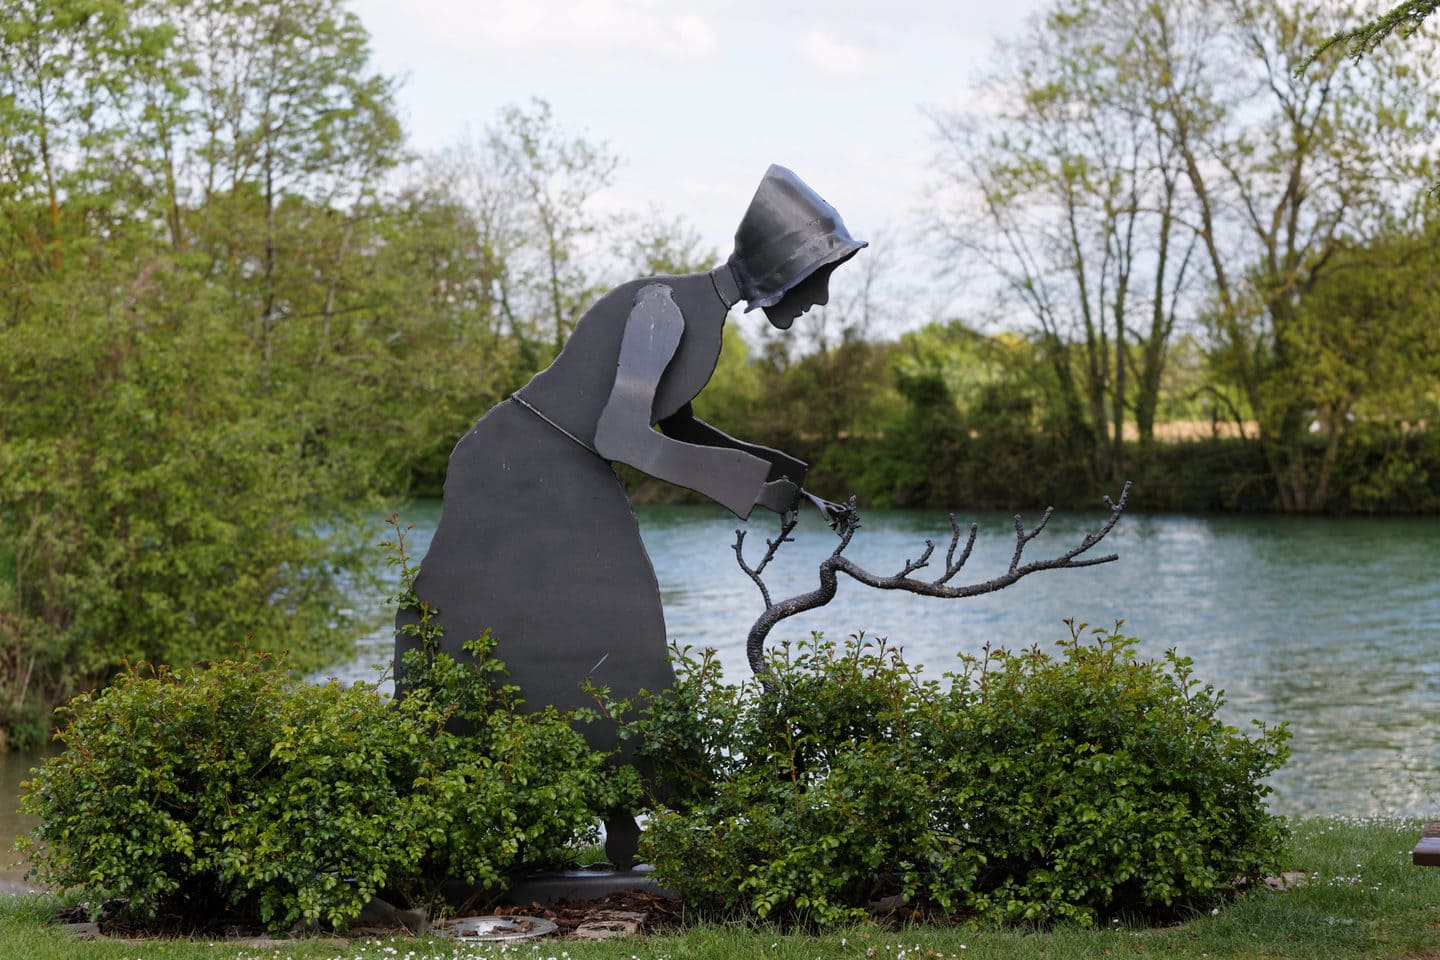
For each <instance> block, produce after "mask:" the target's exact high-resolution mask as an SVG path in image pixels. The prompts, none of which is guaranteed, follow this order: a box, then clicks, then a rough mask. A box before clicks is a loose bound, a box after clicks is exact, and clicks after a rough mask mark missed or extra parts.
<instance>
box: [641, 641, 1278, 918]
mask: <svg viewBox="0 0 1440 960" xmlns="http://www.w3.org/2000/svg"><path fill="white" fill-rule="evenodd" d="M676 660H677V663H676V673H677V682H676V687H675V689H674V690H673V691H672V694H671V695H670V696H669V697H667V698H651V699H650V700H649V701H648V702H647V703H646V704H645V705H644V709H643V711H642V713H641V715H640V716H639V718H638V719H635V720H633V721H632V722H631V723H630V724H629V726H628V732H629V733H630V735H632V736H643V737H644V738H645V739H644V741H643V743H642V745H641V747H640V752H641V755H642V756H646V757H648V758H649V759H650V760H651V761H652V762H654V763H655V764H656V768H657V772H658V774H659V775H660V777H661V779H662V780H667V781H668V782H669V783H670V784H671V787H670V790H671V793H670V795H669V796H668V797H666V798H665V799H664V802H660V803H656V804H655V809H654V811H653V813H652V817H651V820H650V824H649V826H648V828H647V830H646V832H645V834H644V836H643V837H642V840H641V844H642V853H643V854H644V855H645V856H647V857H648V858H649V859H650V860H651V862H653V863H654V864H655V866H656V869H657V874H658V875H659V876H660V877H661V878H662V879H663V880H664V881H665V882H667V883H669V884H672V885H673V886H675V887H676V888H677V889H678V890H679V891H680V893H681V894H682V896H683V897H684V898H685V899H686V901H687V903H689V904H691V905H693V906H695V907H697V908H700V909H705V910H711V911H717V912H722V913H741V912H749V913H753V914H755V915H757V916H761V917H773V918H778V919H784V920H793V921H798V922H802V923H805V922H815V923H829V922H836V921H840V920H843V919H845V918H847V917H850V916H854V915H856V914H858V913H859V912H861V911H862V910H863V909H864V908H865V907H866V905H867V903H868V902H869V901H872V900H875V899H878V898H880V897H883V896H887V895H893V894H899V895H901V896H903V897H905V898H907V899H910V900H912V901H918V902H920V903H921V904H923V905H924V906H926V907H928V908H930V909H933V910H936V911H939V912H942V913H958V912H964V911H975V912H978V913H980V914H982V915H985V916H988V917H992V918H999V919H1004V920H1009V921H1024V922H1035V923H1041V922H1050V921H1054V920H1058V919H1072V920H1075V921H1078V922H1080V923H1086V924H1088V923H1093V922H1094V921H1095V920H1096V919H1098V918H1099V917H1102V916H1109V915H1114V914H1118V913H1133V914H1141V915H1149V916H1155V915H1158V914H1170V913H1174V912H1176V911H1181V910H1185V909H1199V908H1203V907H1206V906H1208V905H1210V904H1212V903H1214V902H1216V901H1218V900H1219V899H1221V898H1222V897H1224V896H1226V895H1227V894H1228V893H1230V892H1231V891H1233V890H1234V888H1235V885H1236V884H1237V883H1238V882H1243V881H1245V880H1247V879H1253V878H1256V877H1258V876H1261V875H1263V873H1264V872H1265V871H1267V870H1269V869H1271V868H1272V867H1273V866H1274V863H1273V858H1274V857H1275V856H1276V855H1277V853H1278V851H1279V850H1280V848H1281V843H1280V841H1281V839H1282V834H1283V828H1282V826H1281V824H1280V822H1279V821H1277V820H1276V819H1274V818H1272V817H1271V816H1270V815H1269V814H1268V813H1267V812H1266V810H1265V807H1264V798H1265V796H1266V794H1267V793H1268V792H1269V788H1268V787H1266V786H1265V785H1264V784H1263V782H1262V781H1263V778H1264V777H1265V776H1266V775H1267V774H1269V773H1270V772H1272V771H1273V770H1275V769H1276V768H1277V767H1278V766H1279V765H1280V764H1281V763H1282V762H1283V761H1284V759H1285V757H1286V755H1287V750H1286V747H1285V739H1286V738H1287V736H1288V734H1287V732H1286V731H1285V730H1284V728H1283V726H1282V727H1281V728H1280V729H1269V730H1267V729H1264V728H1262V729H1261V730H1260V733H1259V735H1258V736H1256V737H1254V738H1249V737H1245V736H1242V735H1240V734H1239V733H1238V732H1237V731H1236V730H1234V729H1233V728H1231V727H1228V726H1226V725H1224V724H1223V723H1222V722H1221V721H1220V720H1219V719H1218V716H1217V711H1218V709H1219V707H1220V705H1221V703H1222V698H1221V696H1220V695H1219V694H1217V693H1216V692H1215V691H1214V690H1212V689H1211V688H1209V687H1204V686H1201V685H1200V684H1199V683H1198V682H1197V681H1195V680H1194V678H1193V677H1192V676H1191V674H1190V665H1189V661H1187V660H1185V659H1184V658H1182V657H1179V656H1177V655H1176V654H1175V653H1173V652H1171V653H1167V654H1166V655H1165V656H1164V657H1163V658H1162V659H1160V660H1156V661H1142V660H1140V659H1138V657H1137V656H1136V653H1135V641H1134V640H1133V639H1130V638H1126V637H1124V636H1122V635H1120V633H1119V632H1118V630H1117V631H1116V632H1097V633H1096V634H1095V635H1094V636H1093V637H1082V636H1081V635H1080V633H1079V632H1078V631H1077V632H1075V633H1074V634H1073V635H1072V637H1071V638H1070V639H1069V640H1067V641H1065V642H1063V643H1061V644H1060V653H1059V655H1058V656H1054V657H1052V656H1050V655H1048V654H1045V653H1043V652H1040V651H1038V650H1031V651H1029V652H1026V653H1024V654H1018V655H1016V654H1010V653H1006V652H1003V651H990V652H987V654H986V655H985V656H984V657H982V658H962V664H963V666H962V669H961V671H960V672H959V673H957V674H947V675H946V679H945V681H944V682H943V683H942V682H939V681H935V680H925V679H922V678H921V677H920V676H919V675H918V674H917V673H916V671H915V670H913V669H912V668H910V667H909V666H907V665H906V664H905V662H904V661H903V659H902V658H901V656H900V655H899V653H898V652H897V651H895V650H893V649H891V648H889V647H887V646H886V645H885V644H884V643H883V642H882V643H875V642H873V641H869V640H865V639H863V638H854V639H852V640H851V641H850V642H848V643H847V644H846V645H845V646H844V647H843V648H837V647H836V646H835V645H834V644H831V643H826V642H823V641H821V640H819V638H818V637H817V638H816V641H815V642H813V643H809V644H802V645H800V646H799V647H798V648H797V649H795V650H793V651H792V650H790V649H789V648H784V647H782V648H781V650H780V651H779V655H778V656H777V657H776V658H775V659H773V660H772V661H771V663H772V670H773V675H772V677H771V680H772V682H773V684H774V685H775V691H774V692H773V693H771V694H765V693H763V692H761V691H760V690H759V689H758V688H757V687H755V686H754V685H753V684H749V685H742V686H740V687H732V686H726V685H725V684H724V683H723V682H722V681H721V678H720V676H719V670H718V666H717V664H716V663H715V660H714V658H713V655H712V654H708V653H707V654H705V655H702V656H700V657H698V658H697V657H692V656H690V655H689V654H688V652H680V653H679V654H677V658H676Z"/></svg>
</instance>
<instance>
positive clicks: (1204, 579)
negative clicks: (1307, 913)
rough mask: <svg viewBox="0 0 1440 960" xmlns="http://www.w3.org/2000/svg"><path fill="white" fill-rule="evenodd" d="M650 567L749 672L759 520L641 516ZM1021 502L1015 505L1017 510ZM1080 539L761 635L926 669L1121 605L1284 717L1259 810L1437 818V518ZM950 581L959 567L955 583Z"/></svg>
mask: <svg viewBox="0 0 1440 960" xmlns="http://www.w3.org/2000/svg"><path fill="white" fill-rule="evenodd" d="M639 515H640V524H641V528H642V530H643V532H644V536H645V543H646V546H647V548H648V549H649V551H650V555H651V558H652V560H653V562H654V564H655V572H656V575H657V577H658V579H659V581H660V589H661V594H662V597H663V600H664V603H665V621H666V626H667V630H668V633H669V635H670V638H671V639H672V640H674V641H675V642H677V643H679V644H682V645H684V644H690V645H693V646H696V647H704V646H712V647H715V648H716V649H717V650H718V651H719V653H720V658H721V660H722V662H723V663H724V665H725V667H726V673H727V675H728V676H730V677H732V678H735V679H738V678H740V677H743V676H745V675H746V674H747V672H748V667H747V666H746V665H745V658H744V643H745V634H746V632H747V631H748V630H749V627H750V624H751V622H752V621H753V620H754V618H755V617H756V616H757V615H758V614H759V613H760V610H761V601H760V597H759V594H758V592H757V591H756V589H755V586H754V584H752V583H751V582H750V581H749V579H748V578H746V576H745V575H744V574H743V573H742V572H741V571H740V569H739V568H738V567H737V565H736V563H735V555H734V552H733V549H732V547H733V544H734V542H735V530H736V529H737V527H746V528H748V529H749V530H750V533H749V534H748V540H749V542H748V543H747V545H746V546H747V556H748V557H750V558H751V559H752V560H753V559H757V558H758V557H759V555H760V554H761V552H762V551H763V550H764V546H765V545H764V540H765V538H767V537H771V536H773V535H774V533H775V532H776V527H775V526H773V523H774V519H773V517H772V516H770V515H768V514H766V515H763V516H762V515H760V514H759V513H758V512H757V515H756V517H755V518H754V519H753V520H752V522H751V523H750V524H748V525H747V524H740V523H739V522H737V521H736V520H735V519H734V518H732V517H730V516H729V515H728V514H726V513H725V512H724V511H721V510H718V509H713V508H704V507H649V508H642V509H641V510H640V511H639ZM403 516H404V519H405V520H406V521H408V522H410V523H413V524H415V526H416V529H415V530H414V531H413V533H412V537H413V545H414V553H415V556H416V557H419V556H422V555H423V553H424V549H425V546H426V544H428V537H429V535H430V533H431V531H433V528H434V524H435V522H436V521H437V519H438V516H439V506H438V504H437V503H433V502H430V503H420V504H415V505H412V506H411V507H409V508H407V509H406V510H405V511H404V512H403ZM1103 516H1104V515H1103V513H1102V512H1101V511H1100V510H1098V509H1097V510H1096V511H1093V512H1090V513H1077V512H1069V513H1057V514H1056V515H1055V516H1054V517H1053V518H1052V519H1051V521H1050V525H1049V526H1048V527H1047V528H1046V530H1045V532H1044V533H1043V534H1042V535H1041V537H1040V538H1039V539H1037V540H1036V541H1034V542H1033V543H1031V545H1030V546H1029V547H1028V548H1027V551H1026V559H1027V560H1035V559H1041V558H1045V557H1050V556H1053V555H1055V554H1057V553H1059V552H1061V551H1062V550H1064V549H1065V548H1067V547H1068V546H1070V545H1071V544H1073V543H1075V542H1077V541H1078V540H1079V539H1080V538H1081V537H1082V536H1083V535H1084V533H1085V531H1086V530H1088V529H1093V528H1094V527H1095V526H1096V525H1098V524H1099V523H1100V522H1101V520H1103ZM959 519H961V520H962V521H965V520H968V519H974V520H977V521H979V523H980V538H979V541H978V542H977V544H976V547H975V552H974V555H973V556H972V557H971V560H970V562H969V564H968V565H967V568H966V573H968V578H967V577H966V574H965V573H962V575H961V579H968V580H970V581H980V580H987V579H989V578H991V577H993V576H995V575H997V574H999V573H1001V572H1003V571H1004V569H1005V568H1006V566H1007V564H1008V563H1009V558H1010V553H1011V551H1012V550H1013V549H1014V540H1013V529H1014V521H1013V519H1012V518H1010V517H1008V516H1004V515H1001V514H975V515H973V516H966V515H962V516H960V518H959ZM1035 519H1037V517H1036V516H1027V517H1026V522H1027V523H1033V522H1034V520H1035ZM863 521H864V526H863V527H862V529H861V531H860V532H859V533H858V534H857V535H856V538H855V540H854V543H853V544H852V546H851V548H850V550H849V551H848V554H847V555H848V556H850V557H851V558H852V559H853V560H855V561H856V562H857V563H859V564H861V565H862V566H865V567H868V568H869V569H871V570H874V571H876V572H878V573H882V574H890V573H894V572H896V571H898V570H899V569H900V567H901V566H902V565H903V564H904V562H905V561H906V559H908V558H913V557H916V556H918V555H919V553H920V552H921V550H923V548H924V541H925V539H926V538H932V539H935V540H936V541H937V544H938V546H937V553H943V550H944V545H945V539H946V538H947V537H948V536H949V524H948V521H947V520H946V518H945V516H944V515H943V514H941V513H938V512H937V513H933V514H932V513H926V512H919V511H868V512H866V513H864V515H863ZM833 546H834V534H833V533H831V532H830V531H829V530H828V529H827V528H826V527H825V526H824V524H823V523H821V522H820V521H819V519H818V517H814V516H806V517H805V518H804V521H803V522H802V524H801V527H800V529H799V530H798V531H797V533H796V542H795V543H793V544H789V545H787V546H786V547H785V548H784V549H783V550H782V551H781V552H780V554H779V555H778V557H777V558H776V560H775V562H774V563H773V564H772V565H771V568H770V570H768V571H767V577H766V579H767V582H768V583H769V586H770V590H771V593H772V596H774V597H775V598H777V599H779V598H782V597H785V596H789V595H792V594H795V593H800V592H802V591H806V590H810V589H813V588H814V586H815V585H816V578H815V570H816V566H817V564H818V563H819V561H820V560H821V559H823V558H824V557H825V556H826V555H827V554H828V553H829V552H830V550H832V549H833ZM1097 552H1115V553H1119V554H1120V559H1119V560H1118V561H1117V562H1115V563H1113V564H1109V565H1106V566H1101V567H1095V568H1089V569H1084V570H1067V571H1050V572H1041V573H1038V574H1035V575H1034V576H1032V577H1030V578H1028V579H1026V580H1023V581H1021V582H1020V583H1018V584H1016V585H1015V586H1013V587H1010V588H1009V589H1006V590H1004V591H1001V592H1000V593H996V594H992V595H989V596H983V597H975V598H972V599H968V600H936V599H931V598H926V597H917V596H914V595H911V594H904V593H886V592H881V591H876V590H871V589H868V588H861V587H859V586H858V585H857V584H855V583H854V582H852V581H849V580H847V579H846V578H844V577H841V579H840V589H839V594H838V596H837V597H836V599H835V601H834V602H832V603H831V604H830V605H829V606H827V607H824V608H821V609H819V610H815V611H811V612H810V613H807V614H803V615H801V616H799V617H796V618H794V619H791V620H787V621H785V622H784V623H782V624H781V625H780V626H779V627H777V628H776V629H775V631H774V632H773V633H772V634H771V638H770V639H771V642H772V643H774V642H780V641H782V640H786V639H790V640H795V639H801V638H804V637H808V636H809V634H810V632H811V631H812V630H820V631H824V632H826V633H827V634H829V635H830V636H832V637H840V636H844V635H847V634H850V633H853V632H855V631H859V630H863V631H865V632H866V633H868V634H872V635H878V636H884V637H888V638H889V639H890V640H891V641H893V642H895V643H898V644H900V645H902V646H903V647H904V648H905V651H906V654H907V656H908V657H909V658H910V659H911V660H912V661H917V662H919V663H922V664H925V665H926V668H927V670H929V671H931V672H934V673H939V672H942V671H944V670H946V669H948V668H949V666H950V664H951V662H952V659H953V657H954V655H955V654H956V653H957V652H960V651H965V652H971V653H973V652H976V651H978V650H979V649H980V648H981V647H983V646H984V644H986V643H987V642H989V643H993V644H997V645H1002V646H1008V647H1012V648H1017V647H1026V646H1030V645H1031V644H1036V643H1038V644H1042V645H1044V644H1049V643H1053V642H1055V641H1057V640H1060V639H1062V638H1065V637H1067V636H1068V630H1067V628H1066V626H1065V625H1064V623H1063V621H1064V620H1066V619H1067V618H1073V619H1074V620H1076V621H1077V622H1081V623H1089V624H1092V625H1095V626H1110V625H1112V624H1113V623H1114V622H1115V621H1117V620H1121V619H1123V620H1124V621H1125V626H1124V629H1125V631H1126V632H1127V633H1129V634H1131V635H1134V636H1137V637H1139V638H1141V649H1142V651H1144V652H1147V653H1149V654H1152V655H1155V654H1159V653H1161V652H1163V651H1164V650H1165V649H1166V648H1168V647H1176V648H1178V650H1179V651H1180V653H1182V654H1183V655H1185V656H1188V657H1191V658H1192V659H1193V660H1194V661H1195V672H1196V676H1197V677H1199V678H1200V679H1201V680H1203V681H1205V682H1208V683H1213V684H1214V685H1215V686H1216V687H1218V688H1220V689H1222V690H1224V691H1225V692H1226V695H1227V698H1228V705H1227V707H1226V717H1227V719H1228V721H1229V722H1231V723H1233V724H1235V725H1236V726H1238V727H1241V728H1242V729H1247V728H1248V727H1249V723H1250V721H1251V720H1252V719H1257V720H1263V721H1265V722H1267V723H1277V722H1280V721H1288V722H1289V723H1290V729H1291V731H1292V732H1293V734H1294V739H1293V740H1292V741H1291V747H1292V749H1293V753H1294V755H1293V757H1292V759H1291V760H1290V762H1289V764H1287V766H1286V767H1285V769H1283V770H1282V771H1280V772H1279V773H1278V774H1277V775H1276V776H1275V777H1274V779H1273V781H1272V782H1273V785H1274V788H1275V794H1274V796H1273V797H1272V804H1273V806H1274V808H1275V809H1276V810H1277V811H1279V812H1282V813H1287V814H1319V815H1323V814H1345V815H1356V816H1359V815H1369V814H1380V813H1386V814H1427V815H1428V814H1437V813H1440V723H1437V722H1436V721H1435V717H1436V715H1437V713H1440V520H1436V519H1433V518H1378V519H1377V518H1363V517H1362V518H1339V519H1336V518H1318V519H1317V518H1305V519H1299V518H1291V517H1254V516H1245V517H1189V516H1142V515H1130V516H1126V517H1124V518H1123V519H1122V520H1121V521H1120V524H1119V526H1118V527H1117V528H1116V529H1115V531H1114V532H1113V533H1112V534H1111V535H1110V537H1109V538H1108V539H1107V540H1106V541H1105V542H1104V543H1103V544H1102V545H1101V549H1100V550H1099V551H1097ZM956 582H961V580H957V581H956ZM376 617H377V621H378V622H381V623H382V625H381V626H380V627H379V628H378V629H377V630H376V631H375V632H374V633H372V634H370V635H369V636H367V637H366V638H364V640H363V641H362V642H361V644H360V646H359V647H358V648H357V657H356V658H355V659H354V660H353V661H351V662H350V663H347V664H345V665H343V666H341V667H337V668H336V669H335V670H333V671H329V672H330V673H334V674H336V675H339V676H341V677H342V678H345V679H350V680H354V679H374V678H375V675H376V674H375V672H374V669H373V665H377V664H379V665H386V664H388V663H389V660H390V651H391V637H390V633H389V630H388V629H387V627H385V626H384V625H383V619H384V614H383V613H381V612H380V611H379V610H378V608H376Z"/></svg>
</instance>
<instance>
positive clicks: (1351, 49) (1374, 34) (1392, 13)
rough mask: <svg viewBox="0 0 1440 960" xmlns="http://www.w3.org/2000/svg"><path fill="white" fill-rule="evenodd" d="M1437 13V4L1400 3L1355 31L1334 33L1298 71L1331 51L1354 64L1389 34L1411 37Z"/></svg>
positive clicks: (1428, 0) (1431, 0)
mask: <svg viewBox="0 0 1440 960" xmlns="http://www.w3.org/2000/svg"><path fill="white" fill-rule="evenodd" d="M1437 9H1440V0H1404V2H1403V3H1397V4H1396V5H1395V6H1393V7H1391V8H1390V9H1389V10H1386V11H1385V12H1384V13H1382V14H1380V15H1379V16H1378V17H1374V18H1372V19H1370V20H1367V21H1366V22H1365V23H1362V24H1361V25H1360V26H1358V27H1353V28H1351V29H1348V30H1340V31H1338V32H1337V33H1335V35H1334V36H1332V37H1330V39H1328V40H1326V41H1325V42H1324V43H1322V44H1321V45H1320V46H1319V48H1317V49H1316V50H1315V52H1314V53H1312V54H1311V55H1310V56H1308V57H1306V58H1305V61H1304V62H1303V63H1302V65H1301V69H1303V68H1304V67H1308V66H1309V65H1310V64H1311V63H1313V62H1314V61H1315V59H1316V58H1318V57H1319V56H1321V55H1322V54H1324V53H1325V52H1326V51H1327V50H1330V49H1332V48H1333V47H1338V46H1343V47H1344V48H1345V52H1346V53H1347V54H1349V55H1350V56H1352V57H1354V58H1356V59H1357V60H1358V59H1359V58H1360V57H1363V56H1366V55H1367V54H1369V53H1372V52H1374V50H1375V48H1376V47H1378V46H1380V44H1382V43H1384V42H1385V41H1386V40H1387V39H1388V38H1389V37H1390V35H1391V34H1393V33H1396V32H1399V34H1400V35H1401V36H1402V37H1411V36H1414V35H1415V32H1416V31H1417V30H1419V29H1420V26H1421V24H1423V23H1424V22H1425V21H1426V20H1428V19H1430V16H1431V15H1432V14H1433V13H1434V12H1435V11H1436V10H1437Z"/></svg>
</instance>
